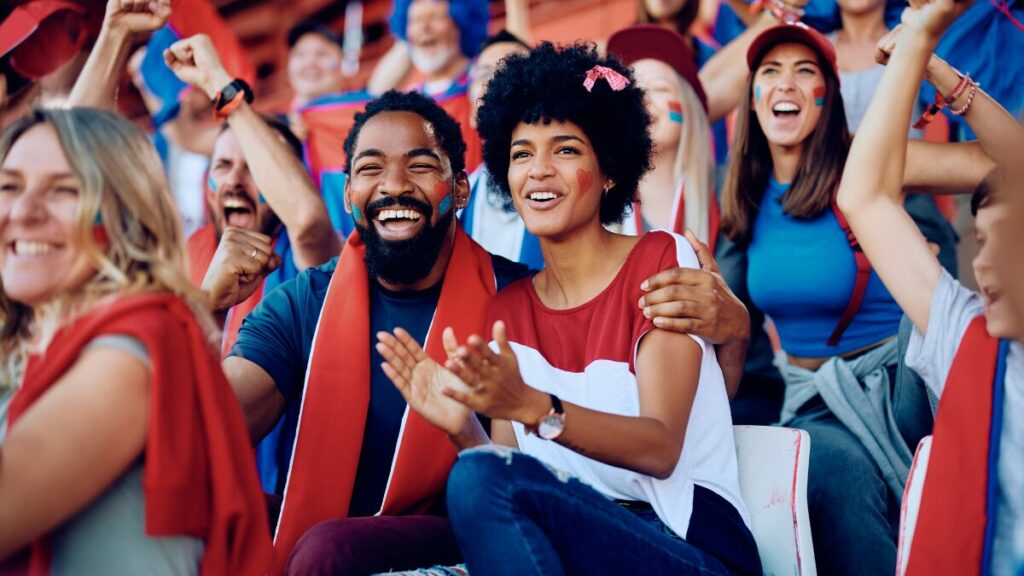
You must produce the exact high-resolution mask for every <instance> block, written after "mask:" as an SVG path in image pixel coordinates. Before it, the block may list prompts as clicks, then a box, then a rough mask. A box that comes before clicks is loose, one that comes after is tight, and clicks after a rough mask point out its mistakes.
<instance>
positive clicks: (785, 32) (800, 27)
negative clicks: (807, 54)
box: [747, 22, 839, 78]
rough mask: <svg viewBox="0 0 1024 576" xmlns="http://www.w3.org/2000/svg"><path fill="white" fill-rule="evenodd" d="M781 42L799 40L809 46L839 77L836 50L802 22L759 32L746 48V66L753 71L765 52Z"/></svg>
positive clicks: (826, 39)
mask: <svg viewBox="0 0 1024 576" xmlns="http://www.w3.org/2000/svg"><path fill="white" fill-rule="evenodd" d="M783 42H799V43H800V44H804V45H806V46H808V47H809V48H811V50H814V51H815V52H817V53H818V55H819V56H821V58H822V60H824V61H826V62H828V64H829V66H831V70H832V74H834V75H835V77H836V78H839V67H838V66H837V65H836V50H835V48H833V47H832V43H831V42H829V41H828V38H825V37H824V36H822V35H821V33H820V32H818V31H817V30H815V29H813V28H811V27H809V26H807V25H806V24H804V23H802V22H795V23H793V24H778V25H775V26H772V27H771V28H768V29H767V30H765V31H764V32H761V34H760V35H758V37H757V38H754V42H753V43H751V44H750V48H749V49H748V50H747V67H749V68H750V71H751V72H753V71H754V68H756V67H757V64H758V63H760V62H761V58H763V57H764V55H765V53H766V52H768V50H770V49H771V48H773V47H774V46H775V45H776V44H781V43H783Z"/></svg>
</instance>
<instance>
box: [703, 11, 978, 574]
mask: <svg viewBox="0 0 1024 576" xmlns="http://www.w3.org/2000/svg"><path fill="white" fill-rule="evenodd" d="M747 63H748V65H749V67H750V71H751V74H750V78H749V80H748V94H749V99H745V101H744V102H743V103H741V105H740V109H739V114H738V122H737V129H736V135H735V141H734V143H733V149H732V162H731V164H730V166H729V172H728V176H727V179H726V184H725V189H724V191H723V215H722V231H723V233H725V234H726V235H727V236H728V237H729V238H730V239H731V240H732V241H734V242H736V243H738V244H739V245H740V246H742V247H743V248H744V250H745V252H746V260H747V263H746V282H747V287H748V289H749V293H750V297H751V299H752V301H753V303H754V304H755V305H756V306H757V307H758V308H759V309H761V310H762V311H763V312H764V313H765V315H766V316H768V317H769V318H771V320H772V321H773V323H774V325H775V327H776V329H777V330H778V334H779V339H780V341H781V347H782V353H780V354H778V355H777V359H776V364H777V366H778V367H779V369H780V370H781V372H782V375H783V377H784V379H785V381H786V392H785V401H784V404H783V409H782V415H781V423H782V424H783V425H787V426H793V427H798V428H803V429H806V430H807V431H808V432H809V433H810V435H811V446H812V448H811V461H810V474H809V479H808V501H809V508H810V515H811V527H812V531H813V537H814V544H815V555H816V557H817V563H818V566H819V567H821V570H822V572H823V573H827V574H885V573H892V572H893V570H894V568H895V562H896V537H895V535H896V527H897V524H898V520H899V502H900V499H901V497H902V492H903V486H904V482H905V479H906V473H907V470H908V467H909V465H910V461H911V457H912V449H913V447H914V445H915V444H916V439H915V438H913V436H914V434H912V433H910V431H909V430H908V431H901V429H900V428H899V427H898V426H897V423H896V420H895V419H894V417H893V405H894V403H895V402H896V401H897V399H896V398H891V397H890V379H891V378H892V377H893V376H894V374H895V371H896V367H897V364H898V363H899V357H898V356H899V355H898V346H897V344H896V339H895V338H894V336H896V334H897V331H898V329H899V324H900V320H901V318H902V312H901V311H900V308H899V306H898V305H897V304H896V302H895V301H894V300H893V298H892V296H891V295H890V294H889V292H888V291H887V290H886V288H885V287H884V286H883V285H882V283H881V282H880V281H879V279H878V277H877V276H876V275H875V274H874V273H873V272H870V268H869V265H868V264H867V261H866V259H862V258H859V257H857V256H855V250H854V248H853V244H852V242H854V241H852V240H850V239H849V238H848V235H847V233H846V232H845V231H844V227H843V225H841V223H840V220H839V218H838V217H837V213H838V212H837V211H834V209H833V204H834V198H835V190H836V188H837V187H838V184H839V179H840V177H841V175H842V171H843V165H844V164H845V161H846V155H847V152H848V150H849V147H850V139H851V137H850V134H849V131H848V130H847V124H846V118H845V113H844V108H843V101H842V96H841V95H840V93H839V79H838V70H837V66H836V57H835V52H834V50H833V48H832V45H831V43H830V42H829V41H828V40H827V39H826V38H825V37H823V36H822V35H821V34H819V33H817V32H815V31H813V30H812V29H810V28H807V27H806V26H803V25H802V24H793V25H780V26H776V27H774V28H770V29H768V30H766V31H765V32H763V33H762V34H761V35H760V36H759V37H758V38H757V39H756V40H755V41H754V42H753V44H752V45H751V47H750V49H749V51H748V53H747ZM988 166H989V162H988V161H987V158H986V157H984V155H983V153H981V152H980V148H978V147H977V145H976V144H975V143H971V144H966V145H934V144H926V143H921V142H912V143H911V144H910V146H909V148H908V153H907V167H906V171H905V180H904V184H905V185H906V186H939V185H941V186H942V187H952V188H966V189H969V188H971V187H973V186H974V185H976V184H977V183H978V182H980V181H981V179H982V178H984V175H985V173H986V170H987V168H988ZM850 238H852V237H850ZM894 248H895V247H894ZM858 280H860V281H858ZM857 285H859V287H858V288H857V289H855V286H857ZM854 295H856V296H857V298H854V297H853V296H854ZM858 298H859V301H858ZM851 301H852V303H851ZM926 425H927V423H926ZM918 435H919V434H918Z"/></svg>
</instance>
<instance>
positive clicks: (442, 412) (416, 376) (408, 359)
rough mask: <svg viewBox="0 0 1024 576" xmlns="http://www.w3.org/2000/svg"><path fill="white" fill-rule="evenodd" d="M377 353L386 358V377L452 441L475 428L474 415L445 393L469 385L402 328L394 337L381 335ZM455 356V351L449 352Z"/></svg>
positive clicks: (412, 405)
mask: <svg viewBox="0 0 1024 576" xmlns="http://www.w3.org/2000/svg"><path fill="white" fill-rule="evenodd" d="M453 339H454V336H453ZM447 344H448V343H447V342H446V348H447ZM377 352H380V355H381V356H382V357H383V358H384V364H383V365H382V366H381V367H382V368H383V369H384V374H385V375H386V376H387V377H388V378H389V379H390V380H391V382H392V383H393V384H394V385H395V388H398V391H399V392H401V393H402V397H403V398H405V401H406V402H408V403H409V407H410V408H412V409H413V410H415V411H416V413H417V414H419V415H420V416H422V417H423V418H424V419H425V420H427V421H428V422H430V423H431V424H433V425H434V426H437V427H438V428H440V429H441V430H443V431H444V432H445V433H446V434H448V435H449V436H452V437H457V436H463V435H465V434H466V431H467V427H472V424H473V423H471V422H470V420H472V421H473V422H474V423H475V420H476V417H475V416H474V415H473V411H472V410H470V409H469V408H467V407H466V406H465V405H464V404H462V403H460V402H457V401H455V400H453V399H452V398H450V397H449V396H447V395H446V394H445V393H444V391H445V390H449V389H450V390H468V388H467V387H466V385H465V384H463V383H462V382H461V381H460V380H459V379H458V377H456V376H455V375H454V374H452V373H451V372H449V371H448V370H446V369H445V368H444V367H443V366H441V365H440V364H438V363H437V362H435V361H434V359H433V358H431V357H430V356H427V353H426V352H424V351H423V348H421V347H420V345H419V344H418V343H417V342H416V340H415V339H413V337H412V336H410V335H409V333H408V332H406V331H405V330H403V329H401V328H396V329H395V333H394V335H391V334H388V333H387V332H378V333H377ZM453 352H454V348H453V349H452V350H449V354H451V353H453Z"/></svg>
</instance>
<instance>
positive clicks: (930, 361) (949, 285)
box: [906, 270, 1024, 575]
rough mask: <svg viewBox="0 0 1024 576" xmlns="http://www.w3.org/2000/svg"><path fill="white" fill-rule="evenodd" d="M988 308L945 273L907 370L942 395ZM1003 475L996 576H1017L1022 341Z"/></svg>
mask: <svg viewBox="0 0 1024 576" xmlns="http://www.w3.org/2000/svg"><path fill="white" fill-rule="evenodd" d="M984 309H985V307H984V303H983V302H982V300H981V298H980V297H979V296H978V295H977V294H975V293H974V292H972V291H970V290H968V289H966V288H964V287H963V286H961V285H960V283H958V282H957V281H956V280H954V279H953V278H952V277H951V276H950V275H949V273H947V272H946V271H945V270H943V271H942V277H941V278H940V279H939V283H938V285H937V286H936V287H935V295H934V297H933V299H932V307H931V312H930V313H929V315H928V333H927V334H924V335H922V334H921V333H920V332H919V331H918V330H916V329H915V330H914V332H913V334H912V335H911V337H910V344H909V346H908V347H907V356H906V363H907V366H910V368H911V369H913V370H914V371H915V372H917V373H918V374H919V375H920V376H921V378H922V379H924V381H925V384H927V385H928V387H929V388H931V390H932V392H934V393H935V396H937V397H940V398H941V396H942V391H943V389H944V388H945V386H946V377H947V376H948V375H949V370H950V368H951V367H952V365H953V359H954V358H955V357H956V352H957V349H958V348H959V347H960V340H962V339H963V337H964V333H965V332H966V331H967V326H968V325H969V324H970V323H971V321H972V320H973V319H974V318H976V317H977V316H979V315H981V314H983V313H984ZM979 472H980V471H979ZM998 475H999V483H998V502H997V505H996V535H995V541H994V542H993V548H992V574H1007V575H1009V574H1017V572H1015V571H1014V567H1020V566H1022V565H1024V346H1022V344H1021V343H1020V342H1018V341H1014V342H1011V343H1010V353H1009V356H1008V358H1007V360H1006V397H1005V403H1004V404H1003V430H1002V436H1001V440H1000V443H999V465H998Z"/></svg>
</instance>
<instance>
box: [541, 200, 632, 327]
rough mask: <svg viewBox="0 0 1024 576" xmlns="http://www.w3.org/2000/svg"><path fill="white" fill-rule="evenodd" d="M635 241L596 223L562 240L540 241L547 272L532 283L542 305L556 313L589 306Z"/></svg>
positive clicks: (565, 236) (613, 274) (609, 279)
mask: <svg viewBox="0 0 1024 576" xmlns="http://www.w3.org/2000/svg"><path fill="white" fill-rule="evenodd" d="M636 240H637V238H635V237H627V236H621V235H618V234H614V233H612V232H609V231H608V230H606V229H605V228H604V226H602V225H601V223H600V222H599V221H597V220H595V221H594V223H593V224H592V225H587V226H586V227H584V228H580V229H578V230H576V231H573V232H570V233H568V234H566V235H564V236H562V237H558V238H553V237H543V238H541V239H540V249H541V252H542V253H543V254H544V269H543V270H542V271H540V272H538V273H537V275H536V276H535V277H534V281H533V284H534V288H535V289H536V291H537V295H538V296H539V297H540V299H541V302H543V303H544V305H545V306H547V307H549V308H554V309H556V310H564V309H568V308H574V307H576V306H580V305H582V304H586V303H587V302H589V301H590V300H592V299H593V298H594V297H595V296H597V295H598V294H600V293H601V291H602V290H604V289H605V288H606V287H607V286H608V284H609V283H610V282H611V280H612V278H613V277H614V276H615V274H616V273H618V271H619V268H621V267H622V263H623V262H624V261H625V257H626V256H627V255H628V254H629V250H630V249H632V246H633V245H634V244H635V243H636Z"/></svg>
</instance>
